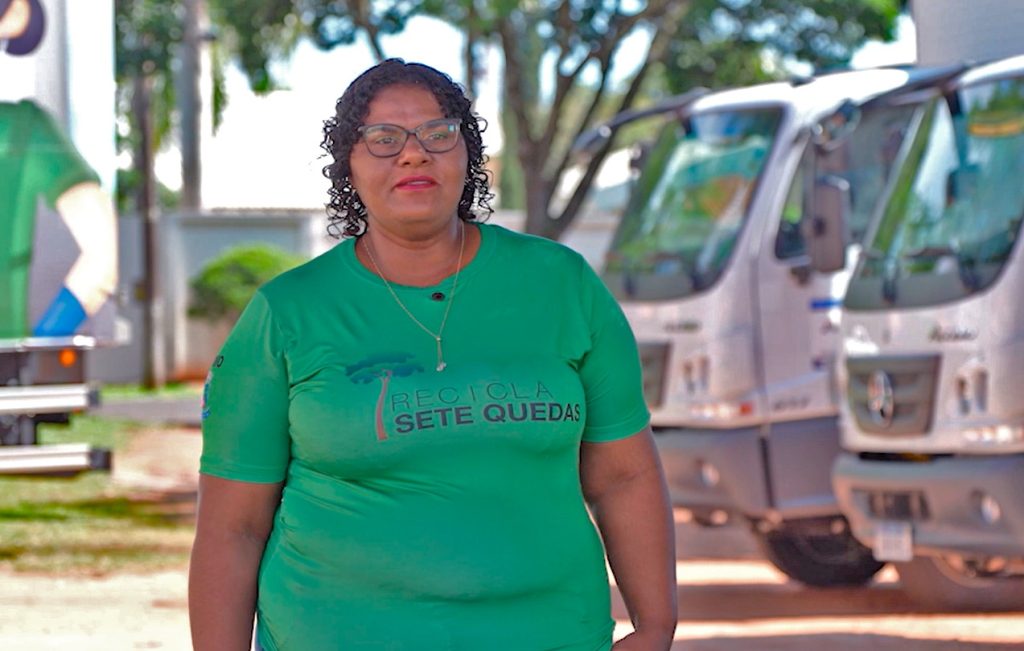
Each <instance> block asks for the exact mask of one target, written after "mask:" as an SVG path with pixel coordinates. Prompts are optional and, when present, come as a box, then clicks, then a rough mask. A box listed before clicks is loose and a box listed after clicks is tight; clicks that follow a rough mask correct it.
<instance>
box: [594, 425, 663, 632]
mask: <svg viewBox="0 0 1024 651" xmlns="http://www.w3.org/2000/svg"><path fill="white" fill-rule="evenodd" d="M580 480H581V482H582V485H583V493H584V495H585V496H586V498H587V501H588V502H589V503H590V508H591V512H592V513H593V515H594V520H595V522H597V527H598V529H600V531H601V538H602V539H603V540H604V546H605V551H606V552H607V554H608V564H609V565H610V566H611V569H612V573H613V574H614V575H615V581H616V583H617V584H618V587H619V592H620V593H621V594H622V600H623V601H624V602H625V604H626V610H628V611H629V617H630V619H631V620H632V621H633V623H634V625H635V627H636V632H634V633H632V634H630V635H627V636H626V637H624V638H622V639H621V640H619V642H618V643H616V644H615V646H614V647H612V648H613V649H615V651H668V649H669V647H671V646H672V636H673V632H674V630H675V625H676V618H677V613H676V590H677V585H676V558H675V550H676V547H675V537H674V533H675V523H674V521H673V519H672V509H671V507H670V506H669V498H668V489H667V488H666V487H665V479H664V475H663V473H662V470H661V463H660V462H659V459H658V453H657V449H656V448H655V446H654V440H653V437H652V435H651V430H650V428H649V427H648V428H644V429H643V430H641V431H640V432H637V433H636V434H634V435H633V436H629V437H626V438H624V439H619V440H617V441H609V442H606V443H584V444H583V445H582V446H581V448H580Z"/></svg>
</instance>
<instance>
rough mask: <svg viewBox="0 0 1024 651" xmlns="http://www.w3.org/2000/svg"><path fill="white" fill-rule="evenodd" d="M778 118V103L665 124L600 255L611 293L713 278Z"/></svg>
mask: <svg viewBox="0 0 1024 651" xmlns="http://www.w3.org/2000/svg"><path fill="white" fill-rule="evenodd" d="M780 118H781V110H780V109H778V108H767V109H749V110H741V111H716V112H707V113H702V114H698V115H694V116H691V117H690V119H689V120H688V123H687V125H685V127H684V125H680V124H672V125H669V126H668V127H666V129H665V130H664V131H663V132H662V134H661V136H660V137H659V140H658V145H657V146H656V147H655V149H654V150H653V151H652V153H651V156H650V158H649V160H648V162H647V165H646V166H645V168H644V169H643V171H642V172H641V174H640V178H639V179H637V183H636V186H635V188H636V190H635V194H634V197H633V198H632V199H631V201H630V203H629V206H628V208H627V210H626V214H625V215H624V216H623V219H622V221H621V222H620V225H619V230H618V232H617V233H616V235H615V237H614V238H613V241H612V245H611V248H610V250H609V252H608V256H607V258H606V264H605V270H604V271H605V273H604V276H605V281H606V282H607V283H608V285H609V287H610V288H611V289H612V291H613V292H614V293H616V294H617V295H618V296H619V297H620V298H626V299H631V300H661V299H666V298H676V297H681V296H686V295H689V294H692V293H695V292H698V291H702V290H704V289H707V288H708V287H710V286H711V285H712V284H714V282H715V281H716V280H717V279H718V278H719V277H720V276H721V274H722V273H723V271H724V270H725V267H726V264H727V262H728V260H729V259H730V257H731V255H732V251H733V248H734V246H735V243H736V240H737V239H738V237H739V234H740V231H741V229H742V226H743V224H744V223H745V221H746V216H747V211H748V208H749V205H750V199H751V197H752V196H753V191H754V188H755V187H756V184H757V181H758V179H759V178H760V177H761V174H762V173H763V171H764V167H765V163H766V162H767V160H768V156H769V154H770V152H771V147H772V144H773V142H774V138H775V133H776V129H777V128H778V124H779V121H780Z"/></svg>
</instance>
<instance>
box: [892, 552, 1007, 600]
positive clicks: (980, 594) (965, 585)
mask: <svg viewBox="0 0 1024 651" xmlns="http://www.w3.org/2000/svg"><path fill="white" fill-rule="evenodd" d="M894 565H895V567H896V571H897V572H898V573H899V575H900V582H901V583H902V584H903V589H904V590H905V591H906V593H907V594H908V595H909V596H910V597H911V599H913V600H914V601H915V602H916V603H919V604H922V605H924V606H930V607H933V608H939V609H949V610H963V611H979V610H1024V577H1004V576H978V575H976V574H975V573H973V572H972V571H971V566H970V564H969V563H965V561H964V559H963V558H961V557H958V556H918V557H915V558H914V560H912V561H910V562H908V563H894Z"/></svg>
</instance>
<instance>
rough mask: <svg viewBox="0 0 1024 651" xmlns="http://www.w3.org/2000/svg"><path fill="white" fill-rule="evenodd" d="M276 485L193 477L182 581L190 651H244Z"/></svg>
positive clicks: (276, 496)
mask: <svg viewBox="0 0 1024 651" xmlns="http://www.w3.org/2000/svg"><path fill="white" fill-rule="evenodd" d="M281 486H282V484H281V483H280V482H279V483H274V484H256V483H250V482H241V481H232V480H229V479H221V478H219V477H213V476H211V475H205V474H201V475H199V511H198V517H197V523H196V539H195V543H194V544H193V546H192V562H191V565H190V566H189V577H188V611H189V621H190V623H191V626H192V645H193V648H194V649H195V651H208V650H209V651H249V648H250V645H251V643H252V626H253V617H254V615H255V612H256V576H257V573H258V571H259V566H260V560H261V558H262V557H263V548H264V546H265V545H266V542H267V536H268V535H269V534H270V529H271V527H272V526H273V522H274V513H275V512H276V510H277V506H278V503H279V502H280V499H281Z"/></svg>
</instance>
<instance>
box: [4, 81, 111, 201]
mask: <svg viewBox="0 0 1024 651" xmlns="http://www.w3.org/2000/svg"><path fill="white" fill-rule="evenodd" d="M23 105H24V107H25V110H26V111H27V114H28V116H29V117H30V124H31V128H30V132H29V138H28V143H27V144H28V156H27V158H26V160H27V161H28V166H27V169H26V171H25V173H26V178H27V179H30V181H31V184H32V187H36V188H40V189H41V192H42V194H43V196H44V197H45V198H46V203H47V204H48V205H49V206H50V207H51V208H52V207H54V206H55V205H56V202H57V199H58V198H59V197H60V195H62V194H64V192H66V191H67V190H68V189H70V188H71V187H73V186H75V185H78V184H79V183H86V182H90V181H91V182H99V177H98V176H97V175H96V173H95V172H94V171H93V170H92V168H91V167H89V164H88V163H87V162H85V159H84V158H82V156H81V154H79V153H78V150H77V149H75V146H74V145H73V144H71V141H70V140H69V139H68V138H67V137H66V136H65V135H64V133H63V132H62V131H61V130H60V128H59V127H58V126H57V123H56V122H54V120H53V118H52V117H50V115H49V114H48V113H47V112H46V111H44V110H42V109H41V108H39V107H38V106H36V105H35V104H33V103H31V102H27V101H26V102H24V103H23Z"/></svg>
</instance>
